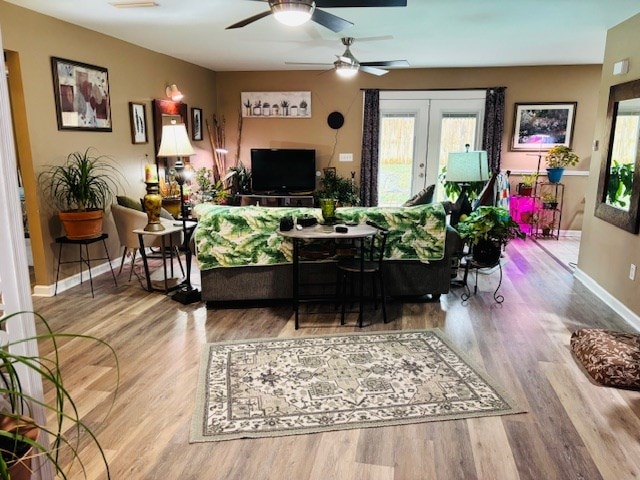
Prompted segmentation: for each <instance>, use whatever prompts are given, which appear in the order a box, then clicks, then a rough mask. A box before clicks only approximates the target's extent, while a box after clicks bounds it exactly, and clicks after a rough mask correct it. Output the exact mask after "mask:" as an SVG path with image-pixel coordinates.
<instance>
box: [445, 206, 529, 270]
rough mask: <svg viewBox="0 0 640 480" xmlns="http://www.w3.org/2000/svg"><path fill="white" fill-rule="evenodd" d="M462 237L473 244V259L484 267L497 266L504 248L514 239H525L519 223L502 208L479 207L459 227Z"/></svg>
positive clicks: (461, 220) (462, 220)
mask: <svg viewBox="0 0 640 480" xmlns="http://www.w3.org/2000/svg"><path fill="white" fill-rule="evenodd" d="M456 228H457V230H458V232H459V233H460V237H461V238H462V239H463V240H465V241H466V242H468V243H470V244H471V249H472V254H473V259H474V260H475V261H476V262H478V263H480V264H482V265H495V264H497V263H498V261H499V260H500V253H501V250H502V248H503V247H505V246H506V245H507V243H509V241H510V240H513V239H514V238H524V237H525V234H524V232H523V231H522V230H520V226H519V225H518V223H517V222H516V221H515V220H513V219H512V218H511V216H510V215H509V212H508V211H507V210H506V209H504V208H502V207H491V206H483V207H478V208H477V209H475V210H474V211H473V212H471V213H470V214H469V215H468V216H467V217H464V218H461V219H460V221H459V222H458V225H457V227H456Z"/></svg>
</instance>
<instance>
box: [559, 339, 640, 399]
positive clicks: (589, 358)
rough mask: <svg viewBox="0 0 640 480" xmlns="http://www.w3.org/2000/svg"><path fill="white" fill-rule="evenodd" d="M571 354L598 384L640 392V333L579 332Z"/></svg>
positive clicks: (573, 342)
mask: <svg viewBox="0 0 640 480" xmlns="http://www.w3.org/2000/svg"><path fill="white" fill-rule="evenodd" d="M571 350H572V351H573V353H574V354H575V356H576V358H577V359H578V360H579V361H580V362H581V363H582V365H584V368H585V369H586V370H587V372H589V375H591V376H592V377H593V379H594V380H595V381H596V382H598V383H600V384H602V385H607V386H609V387H622V388H631V389H634V390H640V333H624V332H613V331H610V330H601V329H593V328H589V329H582V330H577V331H575V332H573V334H572V335H571Z"/></svg>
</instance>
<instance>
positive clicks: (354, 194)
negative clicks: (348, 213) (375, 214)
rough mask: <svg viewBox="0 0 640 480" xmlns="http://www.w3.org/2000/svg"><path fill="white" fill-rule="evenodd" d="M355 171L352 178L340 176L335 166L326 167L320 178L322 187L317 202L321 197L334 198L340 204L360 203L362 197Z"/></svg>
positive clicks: (317, 193) (317, 194)
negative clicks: (356, 181) (359, 192)
mask: <svg viewBox="0 0 640 480" xmlns="http://www.w3.org/2000/svg"><path fill="white" fill-rule="evenodd" d="M354 177H355V173H352V175H351V178H344V177H341V176H339V175H338V174H337V173H336V171H335V169H334V168H328V169H325V171H324V175H323V176H322V178H321V180H320V189H319V190H318V191H317V192H316V194H315V196H316V200H317V203H320V200H321V199H333V200H335V201H336V203H337V204H338V205H339V206H343V207H344V206H351V205H355V206H357V205H359V204H360V197H359V194H358V187H356V184H355V179H354Z"/></svg>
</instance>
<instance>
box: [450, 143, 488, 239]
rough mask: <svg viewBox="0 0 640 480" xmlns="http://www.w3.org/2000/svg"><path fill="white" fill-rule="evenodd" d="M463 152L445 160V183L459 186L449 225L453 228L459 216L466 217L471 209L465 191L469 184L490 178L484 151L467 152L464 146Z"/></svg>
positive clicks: (453, 154)
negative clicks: (459, 189) (458, 194)
mask: <svg viewBox="0 0 640 480" xmlns="http://www.w3.org/2000/svg"><path fill="white" fill-rule="evenodd" d="M465 147H467V150H466V151H465V152H454V153H450V154H449V158H448V160H447V173H446V176H445V179H446V181H447V182H453V183H459V184H460V188H461V191H460V196H459V197H458V199H457V200H456V203H455V204H454V206H453V211H452V213H451V221H450V223H451V225H452V226H453V227H455V226H456V225H457V224H458V221H459V220H460V216H461V215H468V214H470V213H471V211H472V210H473V208H472V207H471V202H470V201H469V196H468V194H467V190H468V189H469V185H470V184H471V182H486V181H487V180H489V178H490V174H489V162H488V159H487V152H485V151H484V150H472V151H469V145H468V144H467V145H465Z"/></svg>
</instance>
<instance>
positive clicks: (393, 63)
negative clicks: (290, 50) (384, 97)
mask: <svg viewBox="0 0 640 480" xmlns="http://www.w3.org/2000/svg"><path fill="white" fill-rule="evenodd" d="M340 41H341V42H342V44H343V45H344V46H345V47H347V48H346V50H345V51H344V53H343V54H342V55H336V57H337V58H338V59H337V60H336V61H335V62H333V66H334V69H335V71H336V73H337V74H338V75H340V76H341V77H344V78H351V77H353V76H355V75H356V74H357V73H358V71H359V70H361V71H363V72H365V73H370V74H372V75H377V76H381V75H385V74H387V73H389V71H388V70H384V69H382V68H378V67H407V66H409V62H407V61H406V60H380V61H375V62H359V61H358V59H357V58H356V57H354V56H353V54H352V53H351V50H350V48H349V47H350V46H351V45H353V42H354V41H355V38H352V37H344V38H341V39H340ZM285 63H286V64H287V65H331V64H330V63H301V62H285Z"/></svg>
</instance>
